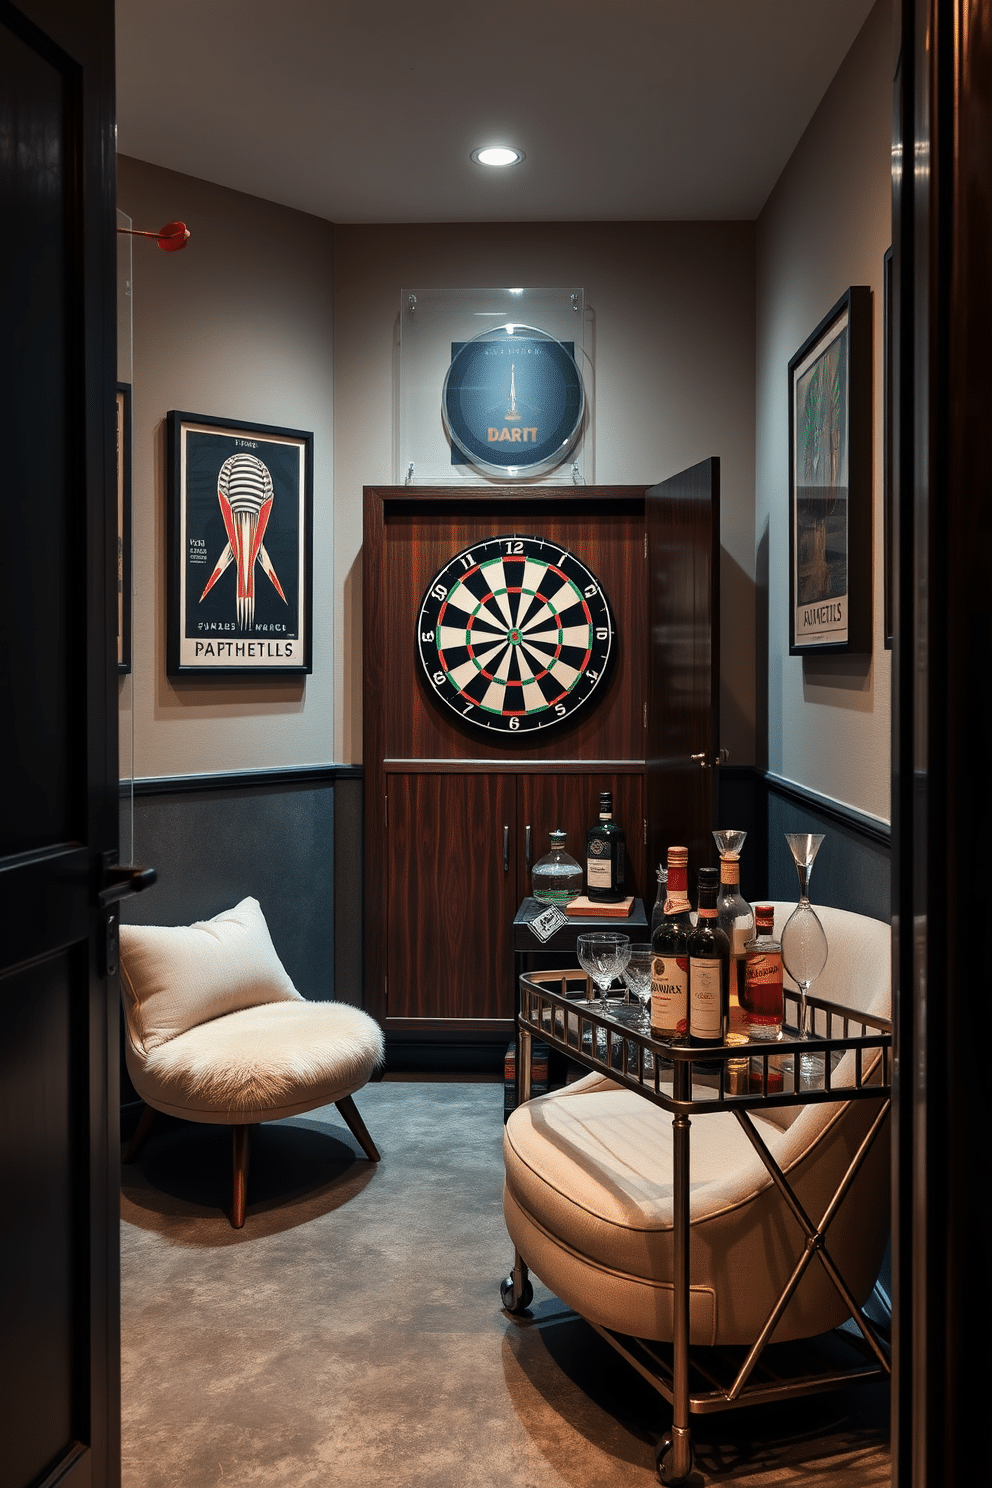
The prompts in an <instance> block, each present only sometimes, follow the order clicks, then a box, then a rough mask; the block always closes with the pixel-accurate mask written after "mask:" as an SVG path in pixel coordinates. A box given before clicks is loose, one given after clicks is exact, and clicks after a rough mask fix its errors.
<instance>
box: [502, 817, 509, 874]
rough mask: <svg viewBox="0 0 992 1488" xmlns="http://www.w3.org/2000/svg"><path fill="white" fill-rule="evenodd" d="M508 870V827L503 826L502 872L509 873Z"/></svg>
mask: <svg viewBox="0 0 992 1488" xmlns="http://www.w3.org/2000/svg"><path fill="white" fill-rule="evenodd" d="M509 871H510V829H509V827H504V828H503V872H504V873H509Z"/></svg>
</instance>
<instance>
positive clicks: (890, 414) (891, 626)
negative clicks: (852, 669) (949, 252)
mask: <svg viewBox="0 0 992 1488" xmlns="http://www.w3.org/2000/svg"><path fill="white" fill-rule="evenodd" d="M882 276H883V277H882V282H883V286H884V296H885V300H884V311H883V315H882V326H883V335H884V337H885V348H884V355H883V369H882V375H883V378H884V388H885V391H884V396H883V399H882V407H883V410H884V411H883V415H882V417H883V418H884V420H885V425H884V428H883V430H882V534H883V536H882V542H883V543H884V546H885V554H884V566H883V568H882V576H883V577H882V583H883V586H884V588H883V595H884V603H883V606H882V614H883V617H884V619H883V627H884V639H885V649H886V650H887V651H888V650H891V649H892V642H893V639H894V632H895V603H894V596H893V588H892V585H893V567H894V563H893V552H892V544H893V542H894V541H895V519H894V513H893V510H892V493H893V490H894V486H893V481H894V479H895V449H894V447H893V442H892V441H893V437H894V434H895V409H894V407H893V401H892V400H893V396H894V392H895V388H894V384H893V380H892V379H893V376H894V371H895V356H894V351H895V346H894V335H895V324H894V321H893V309H892V249H891V248H888V249H886V252H885V258H884V259H883V261H882Z"/></svg>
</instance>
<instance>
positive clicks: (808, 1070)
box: [782, 832, 827, 1078]
mask: <svg viewBox="0 0 992 1488" xmlns="http://www.w3.org/2000/svg"><path fill="white" fill-rule="evenodd" d="M785 840H786V842H787V843H788V844H789V851H790V852H791V853H792V857H793V861H794V862H795V865H796V873H797V875H798V877H799V903H798V904H797V905H796V907H795V909H794V910H793V911H792V914H791V915H790V916H789V918H788V919H787V920H786V922H785V928H784V929H783V931H782V961H783V964H784V966H785V969H786V971H787V972H788V973H789V975H790V976H791V978H792V980H793V981H794V982H795V983H796V985H797V987H798V988H799V1037H800V1038H801V1039H808V1038H811V1037H812V1034H811V1033H810V1029H809V1006H808V1004H807V1000H806V999H807V997H808V995H809V989H810V985H811V983H812V982H813V981H815V979H816V978H817V977H818V976H819V975H820V972H821V971H822V970H823V968H824V967H825V966H826V964H827V936H826V932H825V931H824V928H823V926H822V925H821V924H820V920H819V917H818V915H817V913H816V910H815V909H814V908H813V906H812V904H810V902H809V880H810V874H811V873H812V871H813V862H814V859H815V858H816V855H817V853H818V851H819V849H820V843H821V842H822V841H823V833H822V832H786V834H785ZM815 1063H816V1061H815V1060H814V1059H813V1057H812V1055H804V1056H803V1057H802V1059H801V1060H800V1070H801V1073H802V1075H803V1076H804V1077H806V1078H809V1077H810V1076H812V1074H813V1073H814V1070H813V1066H814V1064H815Z"/></svg>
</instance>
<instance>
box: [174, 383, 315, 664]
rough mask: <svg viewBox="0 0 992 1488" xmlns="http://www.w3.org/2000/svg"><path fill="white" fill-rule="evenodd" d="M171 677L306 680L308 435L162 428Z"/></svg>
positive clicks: (192, 419) (201, 424)
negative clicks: (165, 461) (292, 677)
mask: <svg viewBox="0 0 992 1488" xmlns="http://www.w3.org/2000/svg"><path fill="white" fill-rule="evenodd" d="M168 452H169V453H168V460H169V468H168V502H169V573H168V611H169V613H168V640H167V665H168V671H169V674H170V675H171V676H179V675H183V674H200V675H203V674H215V673H216V674H218V675H226V676H252V675H254V676H261V675H273V674H276V675H287V674H288V675H295V674H306V673H308V672H309V671H310V670H311V665H312V663H311V656H312V646H311V614H312V583H313V580H312V571H311V553H312V526H313V435H312V433H307V432H304V431H303V430H300V429H282V428H277V427H275V426H273V425H269V424H253V423H246V422H243V421H241V420H238V419H220V418H212V417H208V416H206V415H203V414H196V413H181V412H178V411H176V410H173V411H172V412H171V413H170V414H169V416H168Z"/></svg>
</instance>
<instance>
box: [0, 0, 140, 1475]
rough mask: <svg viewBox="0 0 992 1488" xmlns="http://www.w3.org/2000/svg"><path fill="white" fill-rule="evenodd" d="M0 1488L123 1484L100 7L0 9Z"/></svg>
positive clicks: (108, 220) (109, 246)
mask: <svg viewBox="0 0 992 1488" xmlns="http://www.w3.org/2000/svg"><path fill="white" fill-rule="evenodd" d="M0 139H2V146H0V200H2V201H3V205H4V228H3V233H2V242H0V326H2V328H3V344H4V355H3V357H2V358H0V431H2V434H0V447H2V450H3V463H4V482H3V483H4V516H3V544H4V558H5V562H4V571H3V581H2V584H0V633H2V637H3V641H2V645H3V658H4V660H3V683H2V709H3V711H2V726H0V778H2V781H3V792H4V794H3V804H2V805H0V904H2V911H0V924H2V932H3V933H2V934H0V1194H2V1200H0V1229H2V1236H0V1255H2V1257H3V1263H2V1266H0V1413H2V1415H3V1418H4V1420H3V1432H2V1438H3V1444H2V1447H0V1481H2V1482H3V1483H4V1485H8V1484H9V1485H10V1488H29V1485H30V1488H48V1485H54V1484H55V1483H56V1482H57V1483H58V1484H59V1485H60V1488H98V1485H99V1488H115V1485H116V1484H117V1483H119V1481H120V1388H119V1379H120V1343H119V1283H118V1277H119V1266H120V1259H119V1256H120V1251H119V1246H120V1239H119V1230H118V1222H117V1215H118V1195H119V1152H120V1147H119V1138H118V1117H117V1105H118V1102H117V1039H118V1033H117V1029H118V1019H119V1013H118V993H117V987H116V981H115V980H114V979H113V978H112V976H111V975H108V970H109V969H110V968H111V966H112V962H113V959H114V954H115V953H114V946H113V943H112V942H113V936H112V933H111V932H112V926H113V924H115V921H114V920H113V914H114V910H112V909H111V908H110V907H109V904H110V897H109V896H108V895H104V898H103V900H102V901H101V899H100V897H99V896H100V895H101V894H102V893H103V892H104V890H105V889H106V888H107V887H108V869H109V867H110V865H111V864H112V863H113V862H114V859H115V857H116V848H117V832H118V826H117V817H118V802H117V792H118V786H117V684H116V654H115V653H116V644H115V642H116V623H115V616H114V609H115V605H114V584H113V575H114V569H115V566H116V565H115V563H114V561H113V560H114V554H115V548H116V539H117V532H116V526H117V523H116V510H115V507H116V503H115V501H114V450H113V410H114V388H115V382H116V365H115V363H116V338H115V336H114V305H115V298H116V297H115V288H114V280H115V260H116V254H115V236H114V7H113V3H112V0H20V4H19V5H17V6H14V5H12V4H10V3H9V0H0Z"/></svg>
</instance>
